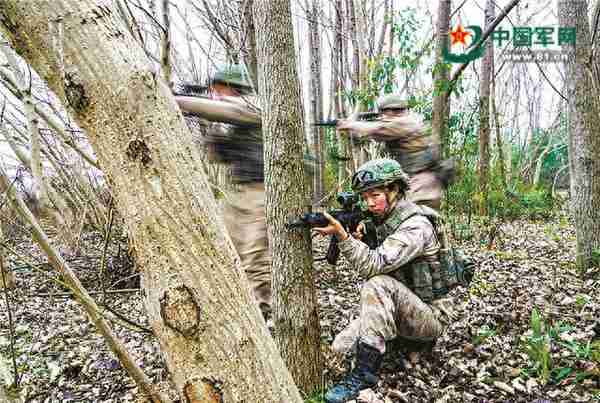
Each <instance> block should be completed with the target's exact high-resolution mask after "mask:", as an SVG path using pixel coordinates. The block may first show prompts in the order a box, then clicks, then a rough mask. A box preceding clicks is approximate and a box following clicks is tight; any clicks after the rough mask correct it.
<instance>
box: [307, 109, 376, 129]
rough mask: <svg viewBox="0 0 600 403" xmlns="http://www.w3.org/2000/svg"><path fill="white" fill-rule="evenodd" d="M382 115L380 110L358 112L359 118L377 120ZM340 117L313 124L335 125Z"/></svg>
mask: <svg viewBox="0 0 600 403" xmlns="http://www.w3.org/2000/svg"><path fill="white" fill-rule="evenodd" d="M380 116H381V113H380V112H361V113H359V114H358V117H357V120H363V121H370V120H377V119H379V117H380ZM339 120H340V119H329V120H323V121H321V122H315V123H313V126H323V127H335V126H337V123H338V121H339Z"/></svg>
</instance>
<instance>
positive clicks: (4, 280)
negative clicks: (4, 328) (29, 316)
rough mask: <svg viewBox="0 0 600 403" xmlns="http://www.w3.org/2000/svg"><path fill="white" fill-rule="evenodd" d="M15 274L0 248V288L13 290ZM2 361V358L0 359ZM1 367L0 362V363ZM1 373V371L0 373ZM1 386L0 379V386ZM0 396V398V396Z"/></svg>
mask: <svg viewBox="0 0 600 403" xmlns="http://www.w3.org/2000/svg"><path fill="white" fill-rule="evenodd" d="M6 190H7V189H2V193H4V192H6ZM0 241H2V242H4V234H3V232H2V226H0ZM15 285H16V281H15V273H14V272H13V271H12V270H9V269H8V265H7V264H6V259H5V258H4V248H2V247H0V288H6V289H7V290H13V289H14V288H15ZM0 361H2V358H0ZM0 365H2V362H0ZM0 372H1V371H0ZM1 384H2V382H1V379H0V385H1ZM0 396H2V395H1V394H0ZM1 401H2V400H0V402H1Z"/></svg>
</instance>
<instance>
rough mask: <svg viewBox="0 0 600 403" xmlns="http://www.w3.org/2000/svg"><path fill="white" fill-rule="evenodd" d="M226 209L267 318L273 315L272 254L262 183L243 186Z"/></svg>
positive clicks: (232, 237)
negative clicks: (268, 237)
mask: <svg viewBox="0 0 600 403" xmlns="http://www.w3.org/2000/svg"><path fill="white" fill-rule="evenodd" d="M235 197H236V200H232V202H231V203H230V204H229V205H228V206H227V207H226V209H225V224H226V226H227V229H228V231H229V234H230V236H231V240H232V241H233V244H234V246H235V248H236V250H237V252H238V254H239V255H240V263H241V266H242V269H243V270H244V272H245V273H246V278H247V279H248V282H249V284H250V288H251V289H252V291H253V294H254V298H255V299H256V302H257V303H258V306H259V308H260V309H261V311H262V313H263V316H264V317H265V319H267V318H268V317H269V316H270V313H271V254H270V251H269V243H268V239H267V225H266V220H265V193H264V185H263V184H262V183H255V184H249V185H242V187H241V191H240V193H239V194H237V195H236V196H235Z"/></svg>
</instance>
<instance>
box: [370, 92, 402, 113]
mask: <svg viewBox="0 0 600 403" xmlns="http://www.w3.org/2000/svg"><path fill="white" fill-rule="evenodd" d="M377 108H379V111H380V112H381V111H384V110H386V109H408V101H406V100H405V99H404V98H402V97H401V96H400V95H395V94H388V95H382V96H380V97H379V99H377Z"/></svg>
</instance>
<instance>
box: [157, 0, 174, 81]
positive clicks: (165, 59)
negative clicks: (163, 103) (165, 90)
mask: <svg viewBox="0 0 600 403" xmlns="http://www.w3.org/2000/svg"><path fill="white" fill-rule="evenodd" d="M169 4H170V2H169V0H163V2H162V22H163V24H162V25H163V28H164V30H163V32H162V35H161V37H160V67H161V73H162V76H163V79H164V80H165V82H166V83H167V84H168V85H169V87H171V85H172V82H171V81H172V80H171V75H172V71H173V68H172V66H171V16H170V14H169Z"/></svg>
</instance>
